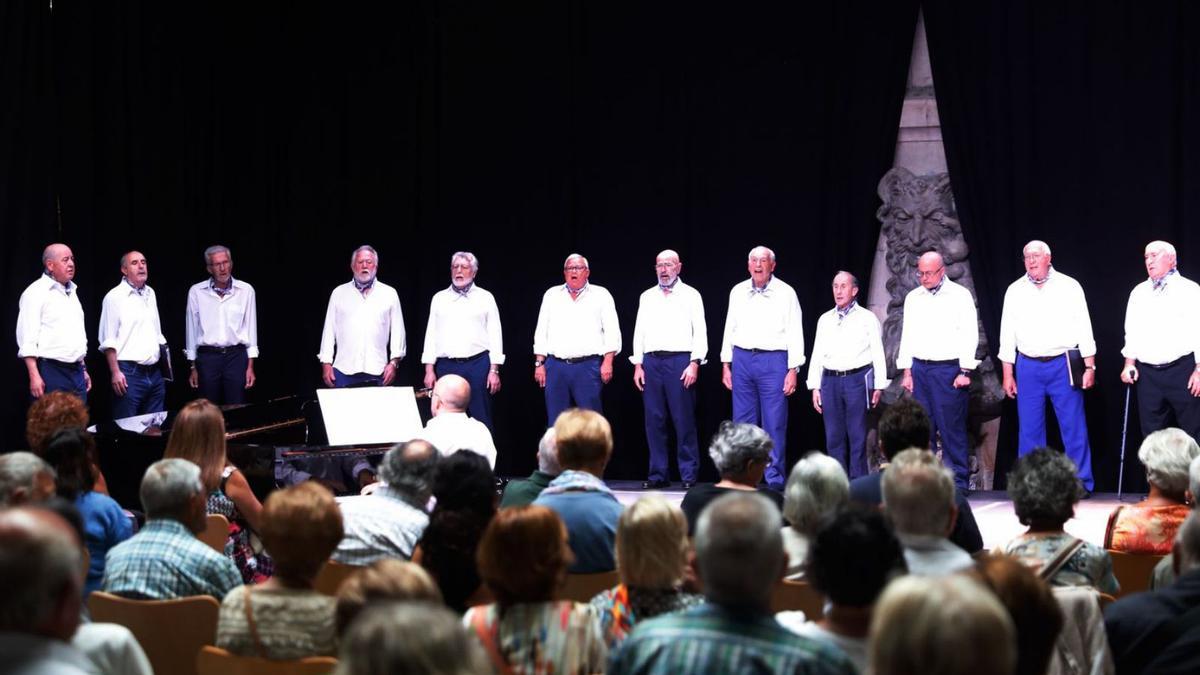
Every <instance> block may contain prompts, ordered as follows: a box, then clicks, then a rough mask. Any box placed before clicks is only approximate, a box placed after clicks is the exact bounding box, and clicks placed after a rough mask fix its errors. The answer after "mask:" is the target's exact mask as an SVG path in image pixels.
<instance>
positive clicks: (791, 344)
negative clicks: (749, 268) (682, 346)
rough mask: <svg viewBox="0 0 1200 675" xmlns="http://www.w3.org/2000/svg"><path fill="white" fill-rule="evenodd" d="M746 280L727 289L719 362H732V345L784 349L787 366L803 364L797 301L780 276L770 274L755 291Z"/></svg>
mask: <svg viewBox="0 0 1200 675" xmlns="http://www.w3.org/2000/svg"><path fill="white" fill-rule="evenodd" d="M753 284H754V281H753V280H752V279H747V280H745V281H743V282H742V283H740V284H738V285H736V286H734V287H733V290H731V291H729V313H728V314H726V315H725V336H724V338H723V339H722V341H721V362H722V363H732V362H733V348H734V347H741V348H742V349H767V350H787V353H788V355H787V364H788V368H798V367H800V366H802V365H804V328H803V326H802V325H801V323H800V300H799V299H798V298H797V297H796V291H794V290H792V287H791V286H789V285H787V284H785V283H784V282H783V280H782V279H780V278H779V277H776V276H772V277H771V279H770V280H769V281H767V287H766V289H764V290H763V291H762V292H758V291H756V290H755V289H754V287H753Z"/></svg>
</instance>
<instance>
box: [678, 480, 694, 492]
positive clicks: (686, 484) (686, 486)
mask: <svg viewBox="0 0 1200 675" xmlns="http://www.w3.org/2000/svg"><path fill="white" fill-rule="evenodd" d="M695 485H696V481H694V480H685V481H683V483H681V484H680V487H682V488H683V489H684V490H691V489H692V487H694V486H695Z"/></svg>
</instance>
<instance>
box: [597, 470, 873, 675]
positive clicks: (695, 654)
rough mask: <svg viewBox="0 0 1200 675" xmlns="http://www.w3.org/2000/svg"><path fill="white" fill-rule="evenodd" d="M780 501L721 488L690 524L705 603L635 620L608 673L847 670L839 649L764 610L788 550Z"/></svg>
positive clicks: (849, 670)
mask: <svg viewBox="0 0 1200 675" xmlns="http://www.w3.org/2000/svg"><path fill="white" fill-rule="evenodd" d="M782 526H783V520H782V519H781V518H780V516H779V509H778V508H776V507H775V505H773V504H772V503H771V502H770V501H769V500H768V499H767V498H766V497H763V496H762V495H759V494H756V493H753V492H748V491H741V492H737V493H731V494H727V495H723V496H721V497H719V498H717V499H716V500H715V501H713V503H712V504H710V505H709V506H708V508H706V509H705V510H704V512H703V513H702V514H701V515H700V521H699V522H698V523H697V524H696V539H695V541H696V567H697V571H698V572H699V575H700V581H701V583H702V585H703V586H704V596H705V599H706V600H707V601H708V602H707V603H706V604H703V605H700V606H698V607H693V608H692V609H688V610H685V611H682V612H677V613H674V614H668V615H666V616H660V617H656V618H653V619H650V620H648V621H644V622H639V623H638V625H637V628H636V629H635V630H634V631H633V633H631V634H630V636H629V637H628V638H627V639H626V640H625V642H624V643H623V644H622V645H621V647H620V648H618V650H617V651H616V653H615V654H614V655H613V659H612V662H611V664H610V667H609V673H610V675H622V674H625V673H637V674H638V675H656V674H660V673H661V674H663V675H666V674H667V673H670V674H671V675H686V674H690V673H748V672H752V673H854V672H856V671H855V669H854V665H853V664H852V663H851V662H850V660H849V659H848V658H847V657H846V655H845V654H843V653H842V652H841V650H839V649H837V648H836V647H832V646H830V645H827V644H823V643H821V642H818V641H816V640H812V639H810V638H807V637H801V636H799V635H794V634H792V633H791V632H789V631H788V630H787V629H786V628H784V627H783V626H781V625H779V623H778V622H777V621H775V618H774V617H773V616H771V609H770V607H771V590H772V589H773V588H774V587H775V584H776V583H777V582H778V580H779V579H780V577H782V575H783V570H784V567H785V566H786V565H787V556H786V555H784V553H783V537H782V535H781V534H780V532H781V528H782Z"/></svg>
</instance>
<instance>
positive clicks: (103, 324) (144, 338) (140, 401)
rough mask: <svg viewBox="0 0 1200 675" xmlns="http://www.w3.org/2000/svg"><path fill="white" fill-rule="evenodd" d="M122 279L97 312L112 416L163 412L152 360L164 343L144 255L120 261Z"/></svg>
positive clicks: (163, 389) (155, 362)
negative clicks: (109, 379)
mask: <svg viewBox="0 0 1200 675" xmlns="http://www.w3.org/2000/svg"><path fill="white" fill-rule="evenodd" d="M121 274H122V275H123V277H124V278H123V279H121V283H119V284H117V285H116V286H115V287H114V288H113V289H112V290H111V291H109V292H108V294H106V295H105V296H104V303H103V304H102V305H101V310H100V332H99V335H98V337H99V338H100V350H101V351H103V352H104V355H105V357H106V358H107V359H108V369H109V372H111V373H112V389H113V393H114V394H116V397H115V398H114V399H113V417H114V418H115V419H121V418H123V417H132V416H134V415H145V414H147V413H154V412H160V411H162V410H165V409H166V408H165V407H164V398H165V396H166V387H165V386H164V385H163V376H162V372H161V371H160V370H159V364H158V359H159V356H160V350H161V346H162V345H165V344H167V338H165V337H163V334H162V322H161V321H159V318H158V299H157V298H156V296H155V295H154V289H153V288H150V286H149V285H147V284H146V279H147V278H148V277H149V269H148V267H147V265H146V256H144V255H142V254H141V253H140V252H138V251H130V252H128V253H126V254H125V255H123V256H121Z"/></svg>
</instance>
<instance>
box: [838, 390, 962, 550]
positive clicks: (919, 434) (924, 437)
mask: <svg viewBox="0 0 1200 675" xmlns="http://www.w3.org/2000/svg"><path fill="white" fill-rule="evenodd" d="M929 429H930V426H929V415H928V414H927V413H926V412H925V408H922V407H921V404H920V403H918V402H917V401H916V400H915V399H911V398H902V399H899V400H898V401H896V402H895V403H893V404H891V405H889V406H887V407H886V408H885V409H884V411H883V413H882V414H881V415H880V416H879V429H878V432H877V433H878V435H879V452H880V453H881V454H882V455H883V457H884V460H885V462H884V464H883V465H881V466H880V467H879V472H877V473H871V474H867V475H865V476H859V477H858V478H855V479H854V480H852V481H850V501H855V502H859V503H861V504H869V505H871V506H877V505H879V504H882V503H883V490H882V488H881V484H882V481H883V472H884V470H886V469H887V462H890V461H891V459H892V458H893V457H895V456H896V455H897V454H899V453H900V451H901V450H907V449H909V448H928V447H929V433H930V432H929ZM954 505H955V506H956V507H957V508H958V517H957V518H955V519H954V529H953V530H951V531H950V541H952V542H954V543H955V544H957V545H958V547H959V548H961V549H962V550H964V551H966V552H967V553H970V554H972V555H974V554H976V553H978V552H980V551H982V550H983V536H982V535H980V534H979V526H978V525H977V524H976V523H975V514H974V513H973V512H972V511H971V504H970V503H969V502H968V501H967V495H966V493H964V492H963V491H962V490H960V489H958V488H957V487H956V488H955V489H954Z"/></svg>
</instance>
